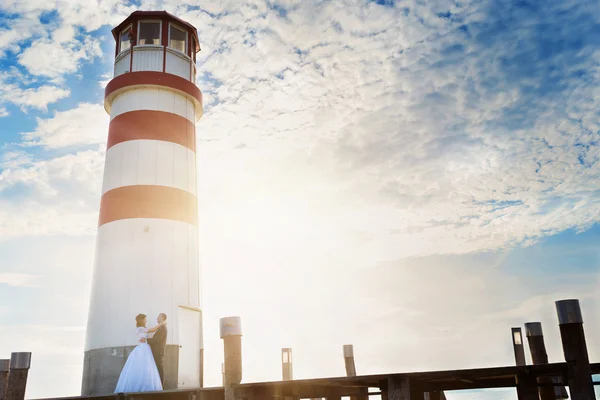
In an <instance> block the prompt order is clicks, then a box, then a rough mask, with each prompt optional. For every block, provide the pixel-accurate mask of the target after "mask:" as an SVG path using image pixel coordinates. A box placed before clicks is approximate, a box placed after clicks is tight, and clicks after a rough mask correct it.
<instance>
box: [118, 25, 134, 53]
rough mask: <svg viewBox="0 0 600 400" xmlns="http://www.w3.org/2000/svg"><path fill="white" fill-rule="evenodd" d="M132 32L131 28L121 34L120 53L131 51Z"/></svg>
mask: <svg viewBox="0 0 600 400" xmlns="http://www.w3.org/2000/svg"><path fill="white" fill-rule="evenodd" d="M130 30H131V26H129V27H127V28H126V29H125V30H123V31H122V32H121V35H120V36H119V53H120V52H122V51H125V50H129V47H130V46H131V42H130V41H129V32H130Z"/></svg>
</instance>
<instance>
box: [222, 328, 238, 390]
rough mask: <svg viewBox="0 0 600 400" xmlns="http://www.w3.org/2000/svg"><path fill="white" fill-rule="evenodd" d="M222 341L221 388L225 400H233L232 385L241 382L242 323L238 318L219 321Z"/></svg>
mask: <svg viewBox="0 0 600 400" xmlns="http://www.w3.org/2000/svg"><path fill="white" fill-rule="evenodd" d="M220 331H221V339H223V350H224V353H225V354H224V360H225V362H224V364H225V379H224V381H225V382H224V385H223V388H224V390H225V396H224V397H225V400H235V398H236V396H235V390H234V387H233V386H234V385H239V384H240V383H241V381H242V321H241V318H240V317H226V318H221V320H220Z"/></svg>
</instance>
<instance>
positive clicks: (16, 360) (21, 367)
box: [6, 353, 31, 400]
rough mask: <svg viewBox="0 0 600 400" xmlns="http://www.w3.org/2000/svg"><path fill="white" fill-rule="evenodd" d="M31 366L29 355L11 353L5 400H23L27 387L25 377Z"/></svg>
mask: <svg viewBox="0 0 600 400" xmlns="http://www.w3.org/2000/svg"><path fill="white" fill-rule="evenodd" d="M30 366H31V353H12V354H11V355H10V367H9V369H10V371H9V372H8V388H7V391H6V399H7V400H23V399H24V398H25V389H26V387H27V375H28V373H29V367H30Z"/></svg>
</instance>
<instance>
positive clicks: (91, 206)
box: [0, 147, 104, 239]
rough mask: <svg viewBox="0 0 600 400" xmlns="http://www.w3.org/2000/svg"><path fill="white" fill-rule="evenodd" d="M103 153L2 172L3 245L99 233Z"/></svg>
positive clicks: (70, 156) (0, 229) (0, 231)
mask: <svg viewBox="0 0 600 400" xmlns="http://www.w3.org/2000/svg"><path fill="white" fill-rule="evenodd" d="M103 161H104V149H103V147H100V148H99V149H97V150H86V151H80V152H78V153H75V154H68V155H65V156H61V157H57V158H54V159H50V160H43V161H32V162H30V163H28V164H25V165H22V166H21V167H19V168H15V169H4V170H2V171H1V172H0V239H8V238H11V237H19V236H31V235H33V236H35V235H60V234H64V235H90V234H93V233H94V232H95V226H96V225H95V224H96V221H97V216H98V201H99V196H100V187H101V186H100V185H101V178H102V171H103V167H104V165H103Z"/></svg>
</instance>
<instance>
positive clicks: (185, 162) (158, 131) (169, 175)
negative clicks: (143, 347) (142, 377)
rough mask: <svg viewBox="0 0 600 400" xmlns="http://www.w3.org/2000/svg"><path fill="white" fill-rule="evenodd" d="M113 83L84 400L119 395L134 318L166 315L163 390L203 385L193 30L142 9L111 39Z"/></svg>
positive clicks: (198, 100) (108, 95) (107, 103)
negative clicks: (113, 54) (121, 375)
mask: <svg viewBox="0 0 600 400" xmlns="http://www.w3.org/2000/svg"><path fill="white" fill-rule="evenodd" d="M112 33H113V36H114V38H115V40H116V52H115V63H114V79H112V80H111V81H110V82H109V83H108V85H107V87H106V91H105V99H104V107H105V109H106V111H107V113H108V114H109V115H110V126H109V132H108V145H107V150H106V165H105V169H104V181H103V185H102V198H101V203H100V216H99V221H98V235H97V240H96V255H95V263H94V264H95V265H94V274H93V282H92V294H91V302H90V311H89V317H88V324H87V335H86V341H85V355H84V369H83V382H82V395H95V394H101V393H112V392H113V391H114V389H115V386H116V383H117V380H118V377H119V374H120V372H121V369H122V367H123V365H124V364H125V361H126V359H127V356H128V355H129V353H131V351H132V350H133V348H134V346H135V345H136V344H137V338H136V334H135V329H136V324H135V316H136V315H137V314H139V313H143V314H146V315H147V316H148V317H147V318H148V325H147V326H148V327H152V326H154V325H155V324H156V317H157V315H158V314H159V313H165V314H166V315H167V328H168V335H167V347H166V353H165V357H164V369H165V384H164V388H165V389H173V388H177V387H179V388H182V387H200V386H202V373H203V371H202V362H203V361H202V360H203V344H202V311H201V306H200V274H199V265H198V213H197V197H196V196H197V187H196V139H195V123H196V121H197V120H199V119H200V117H201V116H202V94H201V93H200V90H199V89H198V87H197V86H196V84H195V83H196V66H195V62H196V52H198V51H199V50H200V47H199V44H198V35H197V32H196V28H194V27H193V26H192V25H190V24H189V23H187V22H184V21H182V20H180V19H179V18H177V17H175V16H173V15H171V14H169V13H167V12H165V11H156V12H155V11H150V12H146V11H137V12H134V13H133V14H131V15H130V16H129V17H128V18H127V19H125V20H124V21H123V22H122V23H121V24H120V25H119V26H117V27H116V28H115V29H113V31H112Z"/></svg>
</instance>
